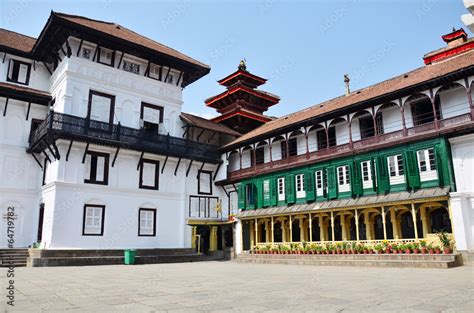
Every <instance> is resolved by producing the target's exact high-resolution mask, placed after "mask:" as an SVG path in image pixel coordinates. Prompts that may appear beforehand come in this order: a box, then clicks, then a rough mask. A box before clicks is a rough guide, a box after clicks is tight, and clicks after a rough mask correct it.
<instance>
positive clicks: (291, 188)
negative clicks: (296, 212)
mask: <svg viewBox="0 0 474 313" xmlns="http://www.w3.org/2000/svg"><path fill="white" fill-rule="evenodd" d="M285 189H286V203H295V198H296V196H295V175H294V174H289V175H287V176H286V179H285Z"/></svg>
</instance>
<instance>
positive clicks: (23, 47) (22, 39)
mask: <svg viewBox="0 0 474 313" xmlns="http://www.w3.org/2000/svg"><path fill="white" fill-rule="evenodd" d="M35 42H36V38H33V37H29V36H26V35H22V34H19V33H16V32H12V31H10V30H7V29H3V28H0V47H7V48H10V49H13V50H16V51H20V52H23V53H29V52H30V51H31V49H32V48H33V46H34V45H35ZM0 50H1V48H0Z"/></svg>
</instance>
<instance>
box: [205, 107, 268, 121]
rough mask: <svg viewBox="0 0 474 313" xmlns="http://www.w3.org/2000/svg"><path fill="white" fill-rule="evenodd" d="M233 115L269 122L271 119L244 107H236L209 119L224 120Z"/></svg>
mask: <svg viewBox="0 0 474 313" xmlns="http://www.w3.org/2000/svg"><path fill="white" fill-rule="evenodd" d="M234 116H243V117H247V118H249V119H252V120H257V121H259V122H262V123H266V122H270V121H272V120H273V119H272V118H271V117H268V116H266V115H263V114H260V113H257V112H254V111H250V110H246V109H244V108H236V109H235V110H233V111H231V112H228V113H226V114H222V115H221V116H218V117H215V118H213V119H211V121H213V122H216V123H218V122H221V121H224V120H228V119H230V118H232V117H234Z"/></svg>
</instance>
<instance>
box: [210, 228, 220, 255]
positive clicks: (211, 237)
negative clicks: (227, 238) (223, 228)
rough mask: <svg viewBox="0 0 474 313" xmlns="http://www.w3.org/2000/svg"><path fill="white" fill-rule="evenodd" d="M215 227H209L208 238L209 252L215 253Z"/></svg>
mask: <svg viewBox="0 0 474 313" xmlns="http://www.w3.org/2000/svg"><path fill="white" fill-rule="evenodd" d="M217 228H218V227H217V226H211V236H210V238H209V251H217Z"/></svg>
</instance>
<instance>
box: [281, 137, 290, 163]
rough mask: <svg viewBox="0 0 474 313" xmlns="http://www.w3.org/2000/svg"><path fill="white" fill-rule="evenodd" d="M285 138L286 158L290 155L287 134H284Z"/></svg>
mask: <svg viewBox="0 0 474 313" xmlns="http://www.w3.org/2000/svg"><path fill="white" fill-rule="evenodd" d="M285 138H286V140H285V146H286V158H287V159H288V158H289V157H290V149H289V146H288V140H290V138H289V137H288V134H286V135H285ZM282 159H283V158H282Z"/></svg>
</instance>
